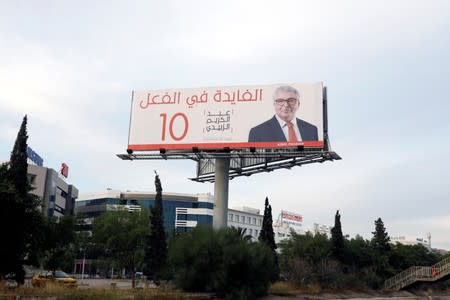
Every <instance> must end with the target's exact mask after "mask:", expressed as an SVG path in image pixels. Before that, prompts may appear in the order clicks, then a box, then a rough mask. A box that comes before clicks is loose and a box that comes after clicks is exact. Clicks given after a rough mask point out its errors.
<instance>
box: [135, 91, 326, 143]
mask: <svg viewBox="0 0 450 300" xmlns="http://www.w3.org/2000/svg"><path fill="white" fill-rule="evenodd" d="M322 93H323V86H322V83H321V82H319V83H295V84H274V85H252V86H228V87H208V88H196V89H167V90H150V91H134V92H133V96H132V104H131V118H130V132H129V140H128V149H131V150H159V149H173V150H182V149H192V148H193V147H197V148H198V149H223V148H225V147H229V148H231V149H237V148H250V147H255V148H285V147H296V146H304V147H323V101H322ZM289 121H290V122H289ZM289 123H291V124H292V125H291V124H289Z"/></svg>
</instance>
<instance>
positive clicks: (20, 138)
mask: <svg viewBox="0 0 450 300" xmlns="http://www.w3.org/2000/svg"><path fill="white" fill-rule="evenodd" d="M27 140H28V135H27V116H26V115H25V117H23V121H22V125H21V126H20V130H19V132H18V134H17V138H16V142H15V143H14V148H13V151H12V152H11V158H10V160H9V166H10V168H9V176H10V178H11V180H12V183H13V184H14V188H15V190H16V194H17V195H18V196H20V197H24V196H25V195H26V194H27V192H28V191H29V190H30V187H29V184H28V179H27V173H28V172H27V171H28V163H27Z"/></svg>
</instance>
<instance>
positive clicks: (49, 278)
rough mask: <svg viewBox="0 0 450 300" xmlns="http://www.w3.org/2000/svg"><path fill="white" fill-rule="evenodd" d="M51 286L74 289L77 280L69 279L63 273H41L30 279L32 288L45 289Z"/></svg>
mask: <svg viewBox="0 0 450 300" xmlns="http://www.w3.org/2000/svg"><path fill="white" fill-rule="evenodd" d="M52 284H53V285H60V286H67V287H76V286H77V280H76V279H75V278H72V277H70V276H69V275H67V274H66V273H64V272H63V271H55V272H53V271H42V272H39V273H36V274H34V275H33V277H32V278H31V285H32V286H33V287H46V286H48V285H52Z"/></svg>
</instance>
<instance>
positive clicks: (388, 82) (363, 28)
mask: <svg viewBox="0 0 450 300" xmlns="http://www.w3.org/2000/svg"><path fill="white" fill-rule="evenodd" d="M448 28H450V2H449V1H439V0H434V1H95V2H93V1H1V2H0V160H7V159H8V158H9V155H10V151H11V150H12V146H13V143H14V140H15V137H16V134H17V131H18V128H19V126H20V122H21V120H22V117H23V115H25V114H28V117H29V124H28V132H29V136H30V138H29V145H30V146H31V147H32V148H33V149H34V150H35V151H36V152H37V153H39V154H40V155H41V156H42V157H43V158H44V164H45V165H46V166H48V167H52V168H55V169H58V168H59V166H60V164H61V162H65V163H67V164H68V165H69V167H70V171H69V179H68V181H69V182H70V183H72V184H74V185H75V186H77V187H78V188H79V190H80V192H82V193H84V192H93V191H98V190H102V189H105V188H107V187H110V188H113V189H124V190H143V191H149V190H150V191H152V190H154V184H153V176H154V173H153V170H157V171H158V173H159V174H160V177H161V180H162V183H163V188H164V190H165V191H170V192H179V193H200V192H211V193H213V191H214V185H213V184H210V183H203V184H202V183H195V182H191V181H189V180H188V178H190V177H194V176H195V170H196V169H195V168H196V166H195V163H194V162H191V161H178V160H177V161H133V162H129V161H121V160H120V159H118V158H117V157H116V156H115V154H117V153H124V152H125V149H126V147H127V139H128V125H129V113H130V105H131V100H130V98H131V91H132V90H151V89H164V88H193V87H203V86H227V85H252V84H273V83H280V82H286V83H291V82H316V81H323V82H324V84H325V85H326V86H327V87H328V98H329V107H328V111H329V130H330V138H331V144H332V148H333V150H334V151H336V152H337V153H339V154H340V155H341V156H342V157H343V160H341V161H336V162H331V163H330V162H328V163H324V164H314V165H308V166H302V167H297V168H294V169H291V170H279V171H275V172H272V173H267V174H257V175H253V176H251V177H248V178H236V179H234V180H232V181H231V182H230V192H229V204H230V206H242V205H245V206H251V207H257V208H261V209H262V208H263V203H264V199H265V197H266V196H268V197H269V200H270V202H271V204H272V206H273V210H274V214H275V215H276V214H277V213H278V212H279V211H280V210H281V209H285V210H290V211H294V212H298V213H300V214H302V215H303V216H304V224H305V226H311V225H312V224H313V223H321V224H329V225H332V224H333V222H334V214H335V212H336V210H337V209H340V211H341V215H342V226H343V231H344V233H348V234H350V236H354V235H355V234H357V233H359V234H360V235H362V236H364V237H366V238H370V236H371V231H373V230H374V224H373V222H374V220H375V219H377V218H378V217H381V218H382V219H383V221H384V223H385V226H386V228H387V231H388V232H389V234H390V235H391V236H400V235H404V236H409V237H426V234H427V232H430V233H431V236H432V246H433V247H438V248H446V249H450V234H449V232H450V208H449V207H450V206H449V204H448V203H449V200H450V184H449V178H450V170H449V165H450V164H449V161H450V151H449V150H450V137H449V134H450V120H449V118H448V115H449V114H450V101H449V97H448V87H449V85H450V71H449V70H450V35H449V34H448Z"/></svg>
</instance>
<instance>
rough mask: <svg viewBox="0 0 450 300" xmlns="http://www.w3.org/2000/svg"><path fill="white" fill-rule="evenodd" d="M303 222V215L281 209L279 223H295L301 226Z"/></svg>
mask: <svg viewBox="0 0 450 300" xmlns="http://www.w3.org/2000/svg"><path fill="white" fill-rule="evenodd" d="M302 222H303V216H302V215H299V214H296V213H293V212H288V211H284V210H282V211H281V223H285V224H290V225H295V226H301V225H302Z"/></svg>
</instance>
